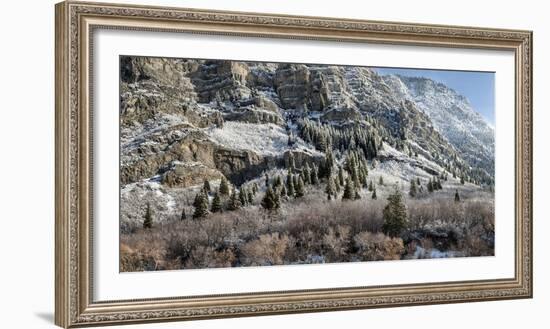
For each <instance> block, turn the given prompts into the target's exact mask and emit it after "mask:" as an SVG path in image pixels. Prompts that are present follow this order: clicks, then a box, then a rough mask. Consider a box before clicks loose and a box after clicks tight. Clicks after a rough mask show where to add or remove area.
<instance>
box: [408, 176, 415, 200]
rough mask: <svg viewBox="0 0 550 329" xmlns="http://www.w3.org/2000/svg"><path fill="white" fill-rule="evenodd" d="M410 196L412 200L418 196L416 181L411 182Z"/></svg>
mask: <svg viewBox="0 0 550 329" xmlns="http://www.w3.org/2000/svg"><path fill="white" fill-rule="evenodd" d="M409 195H410V196H411V198H414V197H415V196H416V181H415V180H414V179H413V180H411V187H410V189H409Z"/></svg>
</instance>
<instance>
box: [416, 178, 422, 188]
mask: <svg viewBox="0 0 550 329" xmlns="http://www.w3.org/2000/svg"><path fill="white" fill-rule="evenodd" d="M416 185H418V186H421V185H422V184H420V177H416Z"/></svg>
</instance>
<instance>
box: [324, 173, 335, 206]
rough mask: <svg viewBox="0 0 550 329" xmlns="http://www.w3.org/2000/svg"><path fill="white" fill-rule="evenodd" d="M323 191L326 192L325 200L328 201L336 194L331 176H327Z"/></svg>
mask: <svg viewBox="0 0 550 329" xmlns="http://www.w3.org/2000/svg"><path fill="white" fill-rule="evenodd" d="M325 192H326V193H327V200H328V201H330V200H332V197H333V196H336V191H335V187H334V180H333V179H332V177H329V178H328V181H327V187H326V188H325Z"/></svg>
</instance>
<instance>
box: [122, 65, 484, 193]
mask: <svg viewBox="0 0 550 329" xmlns="http://www.w3.org/2000/svg"><path fill="white" fill-rule="evenodd" d="M120 70H121V72H120V73H121V87H120V90H121V95H120V122H121V166H120V181H121V184H129V183H134V182H139V181H143V180H146V179H149V178H151V177H154V176H159V177H161V182H162V184H165V185H166V186H170V187H178V188H186V187H190V186H194V185H197V184H200V182H201V181H202V180H204V179H209V180H210V179H219V178H221V176H222V175H223V176H225V177H226V178H228V179H229V180H230V181H231V182H233V183H234V184H236V185H240V184H242V183H244V182H246V181H247V180H250V179H252V178H255V177H257V176H259V175H261V173H262V172H263V171H265V170H267V169H272V168H277V167H282V166H284V165H285V163H286V162H287V161H288V158H289V154H292V155H293V158H294V161H295V162H296V165H297V166H301V165H302V164H303V163H305V162H309V163H313V162H315V163H320V161H321V160H322V159H323V156H324V155H323V154H319V152H318V153H316V154H315V152H312V150H313V151H315V150H314V147H313V146H311V145H309V146H307V147H310V148H311V150H307V149H306V148H307V147H306V148H304V146H303V145H302V147H301V148H298V147H297V146H295V145H294V142H291V141H290V136H291V134H296V132H295V129H296V128H295V127H296V125H297V123H298V121H299V120H302V119H304V118H309V119H311V120H316V121H317V122H319V123H325V124H327V125H331V126H333V127H334V129H341V130H343V131H345V130H346V128H347V127H353V126H357V125H359V126H365V127H368V129H370V130H371V131H372V132H373V134H375V135H376V136H378V138H379V142H380V143H386V144H388V145H391V146H394V147H397V145H400V144H404V143H406V144H407V145H408V146H407V147H408V150H410V152H412V153H417V154H419V155H421V156H423V157H424V158H426V159H428V160H429V161H434V162H437V163H438V164H439V165H440V166H443V165H445V164H453V165H456V166H458V165H464V163H465V162H464V159H469V160H468V164H470V165H472V164H473V165H476V166H477V165H479V167H481V168H485V169H489V170H488V174H489V175H490V174H491V172H490V167H485V166H483V165H482V164H483V163H485V162H488V161H492V158H488V157H481V158H479V157H476V154H478V153H479V149H478V148H476V146H475V145H474V144H472V143H470V142H469V143H468V144H467V145H466V146H464V145H463V144H461V139H460V138H454V139H451V138H449V137H448V136H447V135H446V134H445V132H441V131H440V130H439V129H438V127H439V125H434V122H433V121H432V118H433V117H434V114H431V113H430V112H429V111H427V110H426V109H424V108H422V107H426V106H428V105H426V104H428V103H429V102H423V103H422V106H419V105H418V104H417V102H416V101H415V99H416V98H418V97H420V96H422V95H420V94H421V93H420V91H419V90H417V89H418V88H417V89H415V92H414V93H413V92H410V93H409V94H406V93H405V92H404V91H406V90H407V89H406V88H408V87H407V86H409V87H410V88H412V87H411V86H412V85H413V83H412V82H410V81H409V82H406V83H402V84H401V85H397V84H396V82H395V81H393V80H391V81H390V80H388V79H387V78H382V77H380V76H379V75H378V74H377V73H376V72H375V71H373V70H371V69H369V68H363V67H347V66H327V65H311V64H307V65H306V64H276V63H253V62H231V61H217V60H194V59H169V58H145V57H124V56H123V57H121V61H120ZM419 95H420V96H419ZM415 97H416V98H415ZM430 104H431V103H430ZM455 105H456V104H455ZM432 110H433V112H434V113H435V112H436V110H435V109H432ZM461 110H463V111H464V113H465V114H464V115H463V116H462V117H463V118H466V119H468V118H469V117H470V116H469V113H468V112H467V109H465V108H461ZM450 112H452V111H450ZM437 120H440V121H441V120H444V119H442V118H440V117H438V118H437ZM229 121H235V122H243V123H250V124H255V125H268V124H275V125H278V126H279V128H280V127H287V130H288V133H289V143H288V145H282V146H280V149H278V150H277V152H262V151H261V150H260V151H258V150H251V149H246V148H242V147H229V146H227V145H222V144H221V143H220V142H216V141H215V140H214V139H213V138H212V136H211V130H212V129H214V128H223V127H224V124H225V123H226V122H229ZM293 129H294V130H293ZM283 130H284V129H283ZM476 134H477V135H475V134H474V135H475V136H478V135H479V136H482V137H483V136H484V135H483V134H481V133H477V132H476ZM292 136H293V137H294V135H292ZM475 136H474V137H475ZM479 136H478V137H476V138H478V139H480V140H482V139H481V137H479ZM257 138H258V139H259V140H261V139H262V138H263V137H262V136H257ZM265 138H269V137H267V136H266V137H265ZM470 140H471V139H469V140H468V141H470ZM482 142H483V140H482ZM303 143H304V142H303V141H302V144H303ZM483 154H484V155H486V154H489V153H483ZM491 154H492V153H491ZM435 155H437V157H436V156H435ZM386 158H387V159H391V160H393V158H392V156H391V155H384V154H382V155H380V159H379V160H381V161H383V160H384V159H386ZM473 158H479V159H480V160H479V162H483V163H481V164H480V163H476V162H475V161H473V160H472V159H473ZM400 161H408V162H410V163H411V164H412V165H415V163H416V164H417V165H418V166H419V167H420V166H422V165H423V164H422V163H420V162H418V161H416V160H414V159H400ZM415 161H416V162H415ZM197 164H200V165H197ZM426 168H427V169H426V171H427V172H428V171H429V172H430V173H433V174H436V172H434V171H433V170H432V169H430V168H431V167H426ZM430 170H431V171H430Z"/></svg>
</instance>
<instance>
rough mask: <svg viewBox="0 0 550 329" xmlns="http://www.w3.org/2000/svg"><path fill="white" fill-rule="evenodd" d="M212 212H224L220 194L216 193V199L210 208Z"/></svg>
mask: <svg viewBox="0 0 550 329" xmlns="http://www.w3.org/2000/svg"><path fill="white" fill-rule="evenodd" d="M210 211H211V212H213V213H216V212H221V211H222V199H221V198H220V193H218V192H215V193H214V198H213V199H212V205H211V206H210Z"/></svg>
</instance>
